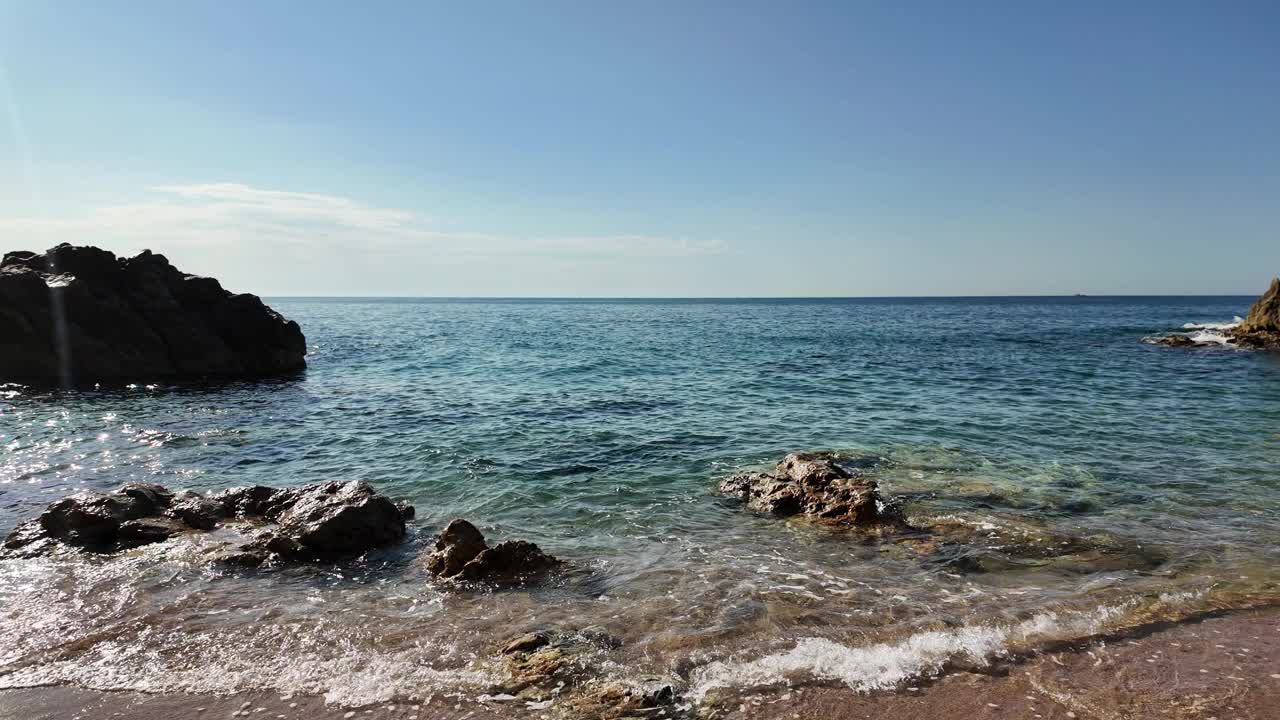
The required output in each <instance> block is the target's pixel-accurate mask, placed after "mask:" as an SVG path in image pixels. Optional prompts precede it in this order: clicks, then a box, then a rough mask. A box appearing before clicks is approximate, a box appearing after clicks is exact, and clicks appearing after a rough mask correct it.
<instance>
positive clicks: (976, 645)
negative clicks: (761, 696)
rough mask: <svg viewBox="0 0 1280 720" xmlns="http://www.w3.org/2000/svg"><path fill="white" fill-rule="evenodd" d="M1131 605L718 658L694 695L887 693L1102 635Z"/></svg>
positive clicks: (697, 679)
mask: <svg viewBox="0 0 1280 720" xmlns="http://www.w3.org/2000/svg"><path fill="white" fill-rule="evenodd" d="M1127 606H1128V604H1126V605H1125V606H1118V607H1102V608H1098V609H1096V610H1094V611H1092V612H1089V613H1078V614H1071V615H1067V614H1059V613H1052V612H1050V613H1041V614H1039V615H1036V616H1034V617H1032V618H1030V619H1028V620H1026V621H1023V622H1021V623H1017V624H1015V625H1010V626H996V625H970V626H965V627H960V628H956V629H954V630H930V631H926V632H920V633H916V634H914V635H911V636H909V637H907V638H904V639H903V640H900V641H897V642H891V643H878V644H875V645H867V646H862V647H848V646H846V645H841V644H840V643H837V642H835V641H833V640H829V639H827V638H816V637H814V638H804V639H802V640H800V641H798V642H797V643H796V645H795V647H794V648H792V649H791V650H788V651H785V652H781V653H775V654H771V655H766V656H764V657H761V658H758V659H756V660H751V661H747V662H724V661H720V662H714V663H711V664H710V665H707V666H706V667H704V668H702V669H700V670H699V671H697V672H696V673H695V674H694V677H693V683H692V686H693V687H692V690H691V691H690V697H692V698H693V699H697V700H700V699H701V698H702V697H703V696H705V695H706V693H707V692H708V691H710V690H712V689H713V688H718V687H756V686H770V685H789V684H790V683H791V682H793V681H794V680H796V679H799V678H805V677H807V678H813V679H817V680H824V681H832V680H834V681H838V682H842V683H844V684H845V685H846V686H848V687H849V688H851V689H853V690H857V691H859V692H868V691H872V690H887V689H890V688H894V687H897V686H898V685H900V684H902V683H903V682H905V681H907V680H910V679H912V678H918V677H925V676H930V675H936V674H937V673H939V672H940V671H941V670H942V668H943V667H944V666H945V665H946V664H947V663H948V662H952V661H955V660H966V661H968V662H971V663H975V664H986V663H988V662H989V661H990V660H991V659H992V658H996V657H1000V656H1002V655H1005V654H1007V652H1008V650H1009V648H1010V647H1011V646H1013V645H1016V644H1020V643H1029V642H1034V641H1037V640H1047V639H1052V638H1061V637H1081V636H1086V635H1091V634H1095V633H1097V632H1099V631H1100V630H1101V629H1102V628H1103V627H1104V626H1105V624H1106V622H1107V621H1108V620H1110V619H1112V618H1113V617H1116V616H1117V615H1119V614H1120V613H1121V612H1123V608H1124V607H1127Z"/></svg>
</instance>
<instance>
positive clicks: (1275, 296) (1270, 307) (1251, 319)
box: [1230, 278, 1280, 348]
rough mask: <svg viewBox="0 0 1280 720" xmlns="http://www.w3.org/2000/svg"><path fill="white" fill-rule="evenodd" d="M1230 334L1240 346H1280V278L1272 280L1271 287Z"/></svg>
mask: <svg viewBox="0 0 1280 720" xmlns="http://www.w3.org/2000/svg"><path fill="white" fill-rule="evenodd" d="M1230 335H1231V339H1232V340H1233V341H1234V342H1235V344H1236V345H1239V346H1240V347H1250V348H1280V278H1274V279H1273V280H1272V281H1271V287H1269V288H1267V291H1266V292H1265V293H1263V294H1262V297H1260V298H1258V301H1257V302H1255V303H1254V304H1253V307H1251V308H1249V314H1248V316H1246V317H1245V319H1244V322H1242V323H1240V325H1239V327H1237V328H1235V329H1234V330H1232V331H1231V333H1230Z"/></svg>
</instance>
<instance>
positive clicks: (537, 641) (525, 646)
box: [502, 632, 551, 655]
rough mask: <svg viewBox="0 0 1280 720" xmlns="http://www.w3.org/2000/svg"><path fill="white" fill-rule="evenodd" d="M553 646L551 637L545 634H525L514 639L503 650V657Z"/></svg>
mask: <svg viewBox="0 0 1280 720" xmlns="http://www.w3.org/2000/svg"><path fill="white" fill-rule="evenodd" d="M550 644H551V636H550V635H549V634H547V633H545V632H531V633H525V634H524V635H521V636H519V637H517V638H513V639H512V640H511V641H510V642H508V643H507V644H506V646H505V647H503V648H502V654H503V655H514V654H516V653H529V652H533V651H535V650H538V649H540V648H543V647H546V646H547V645H550Z"/></svg>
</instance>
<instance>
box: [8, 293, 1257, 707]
mask: <svg viewBox="0 0 1280 720" xmlns="http://www.w3.org/2000/svg"><path fill="white" fill-rule="evenodd" d="M1249 301H1250V300H1249V299H1248V298H1160V299H1140V298H1123V299H1120V298H1115V299H1113V298H1063V299H1056V300H1045V299H996V300H980V299H966V300H830V301H798V300H797V301H760V302H748V301H734V302H713V301H671V302H659V301H631V302H584V301H577V302H573V301H568V302H553V301H539V302H516V301H453V302H445V301H380V302H354V301H341V302H338V301H323V300H301V299H296V300H295V299H286V300H276V301H273V302H272V305H273V306H274V307H276V308H277V309H279V310H280V311H281V312H282V313H284V314H285V315H286V316H288V317H290V318H292V319H295V320H297V321H299V323H301V324H302V326H303V328H304V329H305V331H306V333H307V339H308V342H309V345H310V348H311V354H310V356H309V357H308V362H309V369H308V370H307V371H306V373H305V374H304V375H302V376H300V377H298V378H295V379H290V380H287V381H280V382H272V383H258V384H238V385H231V386H225V387H217V388H192V387H169V386H157V387H153V386H148V385H147V384H146V383H147V381H148V379H147V378H138V383H139V384H138V386H136V387H132V388H123V389H116V390H110V391H107V390H102V391H96V392H79V393H42V392H36V391H30V390H25V389H21V388H9V389H8V391H7V392H6V393H5V394H4V395H0V447H2V448H3V454H2V455H0V501H2V502H0V504H2V507H0V528H3V529H7V528H9V527H11V526H12V525H14V524H15V523H16V522H18V521H19V520H21V519H23V518H26V517H29V516H31V515H33V514H35V513H36V512H38V510H39V508H40V507H42V506H43V505H44V504H45V503H47V502H49V501H51V500H52V499H55V498H57V497H60V496H62V495H65V494H67V493H69V492H71V491H74V490H76V489H80V488H86V487H87V488H97V489H109V488H113V487H116V486H118V485H120V484H122V483H124V482H127V481H131V480H144V481H150V482H160V483H163V484H166V485H170V486H173V487H189V488H195V489H199V490H214V489H219V488H223V487H228V486H233V485H242V484H249V483H260V484H271V485H281V484H292V483H300V482H312V481H319V480H329V479H365V480H368V481H370V482H372V483H374V484H375V486H376V487H377V488H378V489H380V490H381V491H383V492H385V493H387V494H389V495H392V496H394V497H397V498H404V499H408V500H410V501H412V502H413V503H415V504H416V506H417V508H418V517H417V519H416V520H415V521H414V522H413V524H412V525H413V530H414V534H413V537H412V538H411V540H410V542H408V543H406V544H405V545H404V546H402V547H398V548H393V549H389V550H386V551H381V552H378V553H374V554H372V555H370V556H369V557H367V558H365V559H362V560H361V561H357V562H352V563H347V564H343V565H340V566H337V567H303V568H293V569H285V570H277V571H269V572H244V571H228V570H225V569H219V568H215V567H209V566H207V565H205V564H203V563H202V562H200V559H199V557H200V553H199V550H200V548H199V542H200V541H191V542H177V543H169V544H166V545H164V546H151V547H147V548H143V549H140V550H137V551H133V552H131V553H128V554H126V555H124V556H121V557H117V558H98V557H87V556H80V557H74V558H59V559H42V560H7V561H0V687H13V686H24V685H34V684H43V683H50V682H65V683H73V684H79V685H83V686H86V687H93V688H105V689H126V688H127V689H140V690H153V691H211V692H234V691H243V690H251V689H274V690H279V691H281V692H293V693H318V694H323V695H325V696H326V697H327V698H328V699H329V700H331V701H333V702H337V703H346V704H361V703H367V702H374V701H379V700H386V699H391V698H402V697H412V696H418V697H423V696H427V695H430V694H438V693H462V694H463V695H465V696H468V697H470V696H475V695H478V694H480V693H482V692H484V690H485V689H486V688H487V687H488V683H490V682H491V681H493V680H496V679H500V677H501V670H500V668H499V667H498V665H497V664H496V663H495V661H494V660H493V654H494V651H495V649H496V648H497V647H499V646H500V645H501V643H502V642H503V641H504V640H505V639H507V638H508V637H510V636H512V635H514V634H516V633H518V632H520V631H523V630H527V629H531V628H541V627H558V628H565V629H582V628H587V627H591V626H599V627H600V628H602V629H603V631H605V632H607V633H609V634H611V635H613V636H615V637H616V638H618V639H620V640H621V641H622V643H623V644H622V645H621V647H619V648H616V649H610V648H602V649H600V650H599V651H598V657H596V658H595V659H594V660H595V662H596V663H597V664H598V669H599V672H601V673H602V674H604V675H606V676H611V677H617V678H623V679H626V678H635V677H640V676H658V677H665V678H669V679H671V680H672V681H674V682H675V683H677V685H678V687H679V688H680V689H681V690H682V691H683V692H684V693H685V695H686V696H687V697H690V698H695V699H696V698H697V697H700V696H701V695H702V694H704V693H706V692H709V691H711V690H713V689H714V688H717V687H721V686H744V685H755V684H774V683H778V682H786V681H789V680H795V679H800V678H803V677H813V676H817V677H819V678H823V679H828V680H835V681H839V682H844V683H846V684H848V685H849V686H851V687H855V688H859V689H873V688H884V687H893V686H895V684H897V683H899V682H901V681H904V680H906V679H909V678H912V677H916V676H918V675H921V674H926V675H927V674H930V673H933V672H936V671H938V669H940V668H941V667H942V666H943V665H944V664H947V663H953V662H977V663H980V662H982V661H983V660H984V659H986V658H989V657H991V656H994V655H999V654H1000V653H1003V652H1007V651H1009V650H1020V649H1025V648H1028V647H1035V646H1037V645H1038V644H1041V643H1045V642H1049V641H1052V640H1056V639H1062V638H1071V637H1081V636H1086V635H1089V634H1093V633H1096V632H1103V631H1106V630H1108V629H1111V628H1114V627H1120V626H1124V625H1127V624H1134V623H1138V622H1143V621H1145V620H1149V619H1153V618H1166V617H1178V616H1179V615H1182V614H1186V613H1192V612H1197V611H1199V610H1203V609H1207V608H1215V607H1232V606H1239V605H1245V604H1250V603H1253V602H1259V601H1269V600H1275V599H1277V598H1280V550H1278V549H1277V548H1280V502H1278V501H1280V355H1277V354H1268V353H1257V352H1246V351H1237V350H1232V349H1228V348H1207V349H1195V350H1190V351H1187V350H1179V349H1171V348H1164V347H1155V346H1151V345H1145V344H1143V343H1141V342H1140V339H1141V338H1142V337H1144V336H1149V335H1152V334H1156V333H1160V332H1167V331H1171V330H1177V329H1179V328H1182V327H1183V326H1184V324H1186V323H1193V324H1197V325H1203V324H1207V323H1220V322H1227V321H1230V319H1231V318H1232V317H1234V316H1237V315H1241V314H1243V313H1244V311H1245V310H1246V309H1247V307H1248V304H1249ZM812 448H832V449H837V450H840V451H842V452H844V453H846V454H848V455H849V456H851V457H857V458H864V459H865V460H864V463H865V464H866V465H868V467H869V470H868V472H870V473H871V474H873V475H874V476H875V477H877V478H878V479H879V480H880V482H881V486H882V488H883V489H884V490H885V491H886V492H888V493H889V494H892V495H897V496H900V497H902V498H903V499H904V500H905V501H906V503H907V508H908V511H909V513H910V515H911V517H912V518H913V519H915V520H917V521H919V522H922V523H927V522H934V521H937V520H938V519H940V518H941V519H946V520H947V521H948V522H950V523H951V524H952V525H953V526H962V527H967V528H970V529H971V531H970V532H971V534H972V535H973V538H974V542H970V543H966V544H960V545H954V546H948V547H946V548H943V549H941V550H938V551H936V552H933V551H926V550H922V549H920V548H912V547H909V546H906V545H902V544H897V543H876V542H865V541H864V539H862V538H860V537H858V536H856V535H851V534H849V533H845V532H839V531H833V530H830V529H825V528H821V527H815V526H813V525H810V524H807V523H804V522H796V521H779V520H776V519H772V518H766V517H759V516H756V515H753V514H751V513H749V512H747V511H745V510H743V509H742V508H741V507H739V506H737V505H735V504H734V503H732V502H728V501H726V500H724V499H720V498H717V497H715V496H714V495H713V490H714V488H715V485H716V481H717V480H718V479H719V478H722V477H724V476H725V475H727V474H730V473H732V472H734V471H736V470H739V469H744V468H756V467H761V466H766V465H768V464H771V463H772V462H774V461H776V460H777V459H779V458H780V457H781V456H782V455H783V454H784V453H785V452H786V451H788V450H794V449H812ZM455 516H464V517H467V518H469V519H471V520H473V521H474V522H476V523H477V524H478V525H479V526H481V528H482V529H483V530H484V531H485V532H486V534H487V535H488V536H490V538H491V539H504V538H527V539H531V540H534V541H536V542H538V543H540V544H541V545H542V546H543V547H544V548H545V549H546V550H548V551H550V552H552V553H554V554H555V555H557V556H559V557H561V558H562V559H565V560H567V561H569V562H570V564H571V566H572V567H573V568H574V569H573V571H571V572H570V573H569V574H568V575H566V576H565V577H563V578H561V579H559V580H558V581H556V582H553V583H550V584H548V585H545V586H540V587H534V588H529V589H525V590H515V591H505V592H461V593H460V592H446V591H442V590H441V589H440V588H438V587H437V586H435V585H434V584H432V583H431V582H430V581H429V580H428V578H427V576H426V574H425V573H424V572H423V571H422V570H421V569H420V568H419V567H417V565H415V563H414V557H415V556H416V555H417V554H418V553H419V552H420V551H421V550H422V549H423V548H424V547H425V546H426V545H427V544H429V542H430V540H431V536H432V534H433V533H434V532H435V531H436V530H438V529H439V528H440V527H442V526H443V524H444V523H445V522H447V521H448V519H450V518H452V517H455ZM1026 533H1030V534H1031V535H1032V536H1035V537H1041V538H1050V539H1051V540H1053V541H1054V542H1056V541H1057V540H1058V539H1061V538H1066V539H1071V540H1076V541H1079V542H1080V543H1081V546H1082V547H1086V546H1087V547H1086V549H1085V550H1079V549H1076V550H1071V551H1068V550H1062V551H1061V552H1046V551H1045V548H1044V547H1039V548H1038V549H1037V551H1036V552H1032V553H1027V552H1022V551H1021V549H1020V548H1022V545H1023V538H1024V537H1026ZM978 540H980V542H977V541H978ZM1049 544H1050V545H1051V544H1052V543H1049ZM1042 545H1043V543H1042ZM1097 548H1102V550H1101V551H1096V550H1097Z"/></svg>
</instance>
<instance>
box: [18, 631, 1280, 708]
mask: <svg viewBox="0 0 1280 720" xmlns="http://www.w3.org/2000/svg"><path fill="white" fill-rule="evenodd" d="M1063 645H1066V644H1063ZM1070 645H1071V646H1070V647H1066V646H1059V647H1055V648H1052V649H1045V650H1039V651H1035V652H1031V653H1025V654H1022V655H1020V656H1014V657H1010V658H1005V659H1001V660H997V661H996V662H994V663H992V664H991V665H990V666H988V667H984V668H980V669H954V670H952V671H950V672H946V673H944V674H943V675H941V676H939V677H936V678H928V679H924V678H922V679H920V680H919V681H917V682H912V683H910V684H909V685H907V686H906V687H904V688H900V689H898V690H895V691H887V692H874V693H858V692H855V691H853V690H850V689H849V688H847V687H844V686H833V685H829V684H823V683H816V684H805V685H797V686H794V687H789V688H767V689H762V688H753V689H727V688H725V689H717V690H714V691H712V692H710V693H708V695H707V697H705V698H704V700H703V702H702V703H701V704H700V705H699V706H697V707H695V708H693V709H692V710H691V711H690V712H689V713H688V714H687V715H681V714H679V713H677V712H675V711H674V710H675V708H674V707H671V708H660V709H651V710H648V711H646V712H644V713H642V714H638V715H637V714H633V715H623V714H609V712H608V709H607V708H601V709H598V710H595V711H593V712H592V713H591V714H581V713H579V714H577V715H574V714H573V713H572V712H571V711H568V709H567V708H561V707H555V706H552V707H547V708H528V707H525V706H524V705H523V703H520V704H517V703H512V702H487V703H482V702H479V701H478V700H477V699H476V696H475V694H473V693H448V694H444V695H436V696H433V697H430V698H422V699H418V700H412V701H408V700H399V701H389V702H385V703H378V704H375V705H366V706H363V707H357V708H349V707H339V706H333V705H327V704H326V703H325V702H324V700H323V698H321V697H317V696H305V697H304V696H296V697H291V696H281V695H280V694H279V693H275V692H254V693H241V694H236V695H231V696H222V697H218V696H208V695H176V694H157V695H148V694H144V693H136V692H107V691H95V690H85V689H80V688H74V687H66V686H49V687H38V688H23V689H11V690H0V720H64V719H74V718H84V719H85V720H87V719H88V718H108V717H109V718H119V719H121V720H162V719H168V718H174V717H186V718H193V717H259V718H305V719H306V720H330V719H333V720H337V719H343V720H359V719H361V718H369V719H370V720H374V719H386V720H392V719H394V720H465V719H468V718H471V719H474V720H480V718H494V719H495V720H497V719H502V718H512V719H515V718H544V717H545V718H558V717H592V718H596V717H599V718H609V717H690V718H699V720H713V719H715V720H748V719H750V720H755V719H760V720H787V719H790V718H824V719H825V720H855V719H861V718H877V719H883V720H914V719H916V718H927V717H970V718H1015V717H1016V718H1030V719H1032V720H1060V719H1063V718H1069V719H1071V720H1088V719H1091V718H1092V719H1096V720H1120V719H1122V718H1143V720H1163V719H1166V718H1167V719H1168V720H1210V719H1211V718H1220V719H1221V720H1226V719H1227V718H1234V719H1237V720H1270V719H1271V718H1274V717H1276V716H1277V713H1280V606H1269V607H1264V608H1254V609H1248V610H1239V611H1215V612H1211V613H1206V614H1204V615H1200V616H1198V617H1196V618H1192V619H1188V620H1183V621H1179V622H1175V623H1170V622H1159V623H1153V624H1151V625H1146V626H1142V627H1139V628H1135V629H1133V630H1131V631H1128V632H1123V633H1120V634H1117V635H1111V636H1107V637H1104V638H1096V639H1093V640H1090V641H1079V642H1076V643H1071V644H1070ZM658 710H663V711H665V713H660V712H658Z"/></svg>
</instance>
